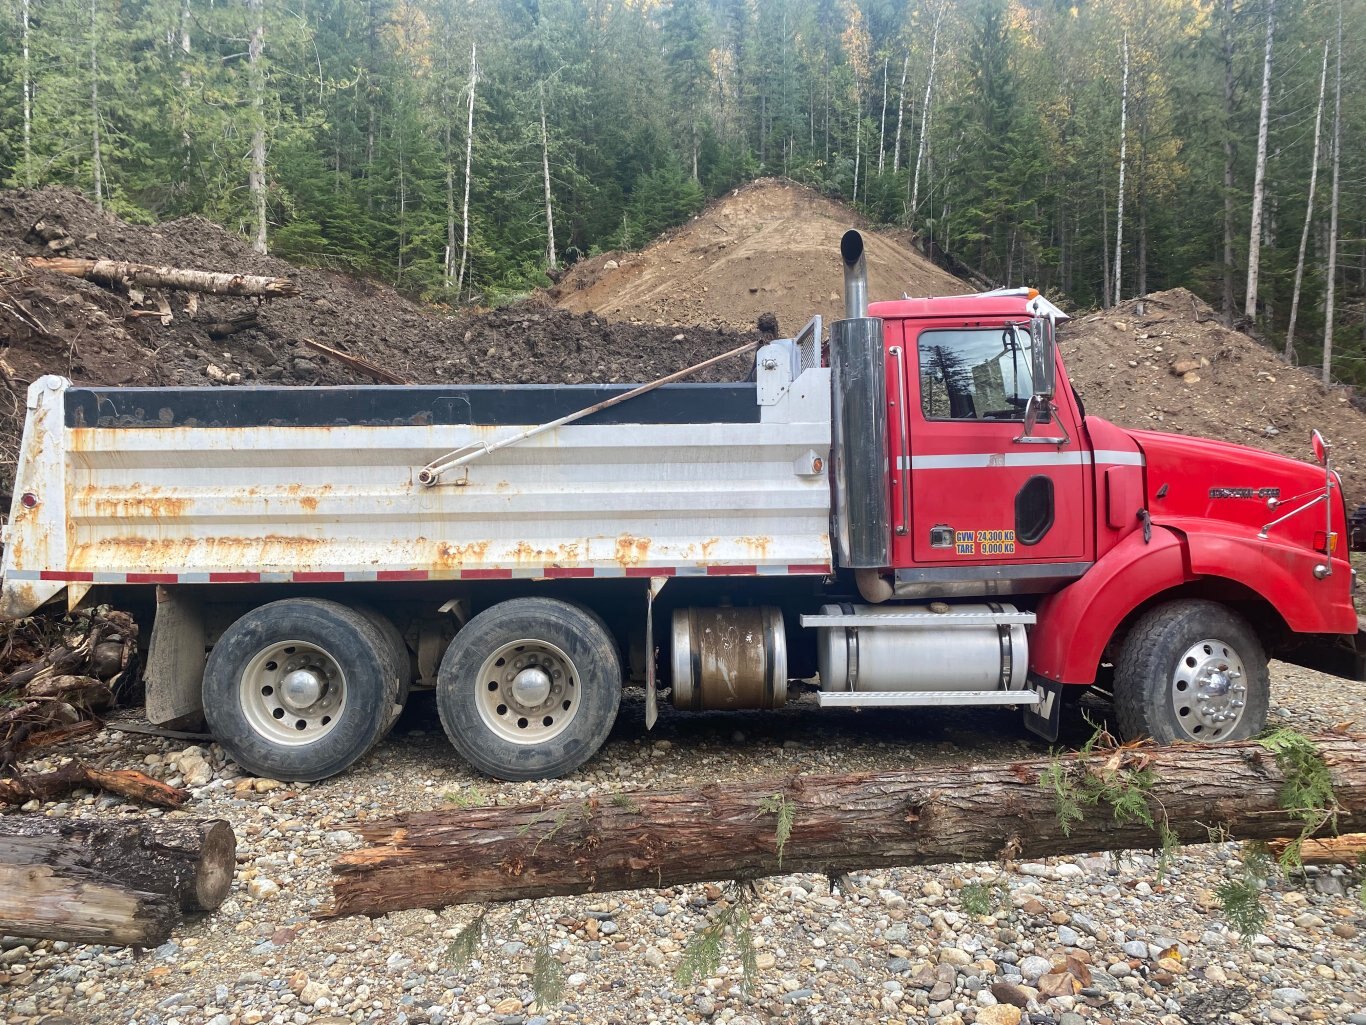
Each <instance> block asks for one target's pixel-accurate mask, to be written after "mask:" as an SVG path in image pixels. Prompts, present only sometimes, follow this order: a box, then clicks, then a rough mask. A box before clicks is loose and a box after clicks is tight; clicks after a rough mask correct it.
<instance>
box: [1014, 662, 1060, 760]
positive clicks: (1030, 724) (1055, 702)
mask: <svg viewBox="0 0 1366 1025" xmlns="http://www.w3.org/2000/svg"><path fill="white" fill-rule="evenodd" d="M1025 687H1026V689H1028V690H1032V691H1034V692H1035V693H1036V694H1038V695H1039V703H1038V704H1037V705H1029V706H1027V707H1026V708H1025V710H1024V712H1023V715H1024V727H1025V729H1027V730H1028V731H1029V732H1030V733H1033V734H1034V735H1035V736H1038V737H1042V738H1043V739H1044V740H1046V741H1048V742H1049V743H1050V744H1051V743H1053V741H1055V740H1057V739H1058V726H1059V724H1060V723H1061V722H1062V688H1063V685H1062V684H1061V683H1055V682H1054V681H1053V680H1045V679H1044V678H1043V677H1042V676H1035V675H1034V674H1033V673H1030V674H1029V682H1028V683H1026V684H1025Z"/></svg>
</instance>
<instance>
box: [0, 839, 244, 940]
mask: <svg viewBox="0 0 1366 1025" xmlns="http://www.w3.org/2000/svg"><path fill="white" fill-rule="evenodd" d="M236 859H237V838H236V836H235V835H234V834H233V831H232V827H231V826H230V825H229V824H228V823H227V822H225V821H223V820H222V819H210V820H207V821H192V820H185V821H168V820H164V819H148V820H132V821H129V820H124V819H98V820H96V819H49V818H39V817H36V816H26V815H6V816H3V817H0V933H4V934H6V935H10V936H33V937H37V938H41V939H60V940H67V941H69V942H75V943H107V944H124V945H128V946H138V947H152V946H157V945H159V944H162V943H165V942H166V940H167V939H169V938H170V935H171V929H172V928H173V927H174V926H175V924H176V922H178V921H179V920H180V916H181V915H182V913H184V912H194V911H212V910H214V909H215V908H217V907H218V906H219V905H220V904H222V903H223V900H224V898H225V897H226V896H227V895H228V891H229V889H230V888H231V886H232V876H233V870H234V868H235V867H236Z"/></svg>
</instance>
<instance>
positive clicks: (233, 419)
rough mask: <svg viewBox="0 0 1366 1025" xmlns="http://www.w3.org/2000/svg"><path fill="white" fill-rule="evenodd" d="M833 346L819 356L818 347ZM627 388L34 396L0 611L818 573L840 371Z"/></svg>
mask: <svg viewBox="0 0 1366 1025" xmlns="http://www.w3.org/2000/svg"><path fill="white" fill-rule="evenodd" d="M818 335H819V330H818V329H817V332H816V336H817V337H818ZM816 362H817V360H816V359H815V353H814V343H813V342H812V341H811V339H810V336H808V338H807V341H806V343H805V344H798V343H794V342H780V343H774V344H772V345H768V346H765V347H764V348H763V349H761V350H760V352H759V354H758V357H757V360H756V371H755V378H756V379H755V380H753V381H750V382H746V383H735V384H691V383H688V384H674V385H667V386H664V387H661V388H659V389H657V390H654V391H652V392H649V393H647V394H644V395H641V396H639V397H636V398H633V399H630V400H629V401H626V402H623V403H621V404H620V405H617V406H614V407H612V408H610V409H606V410H603V411H601V412H598V413H595V414H593V415H592V416H590V417H587V418H585V419H582V420H580V421H577V422H574V423H572V424H569V425H566V426H563V427H558V428H555V429H553V430H549V431H546V432H544V433H541V434H539V435H537V436H535V437H531V438H528V439H526V440H524V441H521V442H519V443H517V444H514V445H510V446H508V447H504V448H499V449H497V450H496V451H493V452H489V453H486V454H481V455H478V456H477V457H476V458H473V459H471V460H470V461H468V462H467V463H465V464H464V465H460V466H456V467H453V468H450V469H447V470H445V471H444V472H442V473H441V475H440V478H439V480H438V482H437V483H436V484H435V485H433V486H427V485H424V484H423V483H422V482H421V481H420V479H419V477H420V473H421V471H422V470H423V468H424V467H427V466H429V465H432V464H434V463H436V462H439V461H440V460H441V458H442V457H443V456H446V455H447V454H448V453H451V452H452V451H456V450H462V449H463V450H465V451H467V452H468V451H471V450H476V449H481V448H482V446H483V444H494V443H497V442H498V441H500V440H503V439H506V438H509V437H512V436H514V435H517V434H519V433H521V432H523V431H525V430H526V429H527V428H528V427H531V426H535V425H540V424H545V423H547V422H548V421H552V420H555V419H557V418H560V417H562V416H565V415H567V414H570V413H573V412H575V411H577V410H581V409H585V408H587V407H590V406H593V405H594V404H596V403H599V402H601V401H602V400H604V399H608V398H611V397H612V396H615V395H619V394H621V393H623V392H625V391H627V390H628V389H629V386H602V385H582V386H540V385H521V386H508V387H498V386H479V387H473V386H459V385H428V386H420V387H341V388H252V387H246V388H243V387H234V388H168V389H158V388H83V387H75V386H73V385H72V384H71V383H70V382H69V381H67V380H65V379H64V378H61V377H55V376H49V377H43V378H42V379H40V380H38V381H37V382H35V383H34V384H33V386H32V387H31V388H30V389H29V393H28V416H27V420H26V423H25V427H24V436H23V444H22V450H21V452H20V458H19V466H18V474H17V478H16V480H15V484H14V502H13V507H12V512H11V515H10V519H9V522H8V523H7V524H6V526H5V529H4V580H3V600H2V602H0V611H2V612H3V614H5V615H8V616H21V615H27V614H28V613H30V612H32V611H33V610H34V609H36V608H37V607H38V606H39V605H41V604H43V603H44V602H46V601H48V600H49V599H51V598H53V597H55V596H56V595H58V594H59V593H60V592H61V591H62V590H63V589H64V588H66V589H68V593H69V600H70V601H71V602H72V603H73V604H74V603H75V602H76V601H78V600H80V598H81V597H82V596H83V595H84V594H85V593H86V592H87V591H88V590H89V588H90V587H91V586H94V585H137V584H141V585H148V584H165V585H170V584H184V583H194V584H218V583H221V584H236V583H265V584H268V583H280V584H309V585H316V584H320V583H344V582H349V581H365V582H386V581H391V582H395V583H400V582H406V581H428V580H431V581H439V580H479V579H489V580H496V579H516V578H557V577H586V578H592V577H623V576H627V577H629V576H641V577H654V576H666V577H667V576H679V577H682V576H708V575H765V574H778V575H784V574H787V575H792V574H823V573H826V572H828V570H829V569H830V564H831V546H830V505H831V500H830V483H829V480H828V477H827V468H826V461H827V459H828V455H829V451H830V440H831V428H830V377H829V375H830V371H829V370H828V369H827V368H822V367H817V366H814V365H813V364H814V363H816Z"/></svg>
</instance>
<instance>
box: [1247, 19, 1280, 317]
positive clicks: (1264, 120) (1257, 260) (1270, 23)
mask: <svg viewBox="0 0 1366 1025" xmlns="http://www.w3.org/2000/svg"><path fill="white" fill-rule="evenodd" d="M1275 32H1276V0H1266V54H1265V56H1264V57H1263V59H1262V105H1261V113H1260V114H1259V115H1258V117H1257V171H1256V174H1255V175H1254V177H1253V181H1252V228H1251V230H1250V231H1249V232H1248V242H1247V297H1246V298H1245V299H1244V300H1243V316H1244V317H1245V318H1246V319H1247V321H1248V323H1249V324H1251V323H1253V322H1255V321H1256V319H1257V277H1258V273H1259V271H1260V269H1261V262H1262V206H1263V204H1264V203H1265V201H1266V137H1267V129H1268V125H1269V123H1270V112H1271V43H1272V40H1273V38H1274V37H1275Z"/></svg>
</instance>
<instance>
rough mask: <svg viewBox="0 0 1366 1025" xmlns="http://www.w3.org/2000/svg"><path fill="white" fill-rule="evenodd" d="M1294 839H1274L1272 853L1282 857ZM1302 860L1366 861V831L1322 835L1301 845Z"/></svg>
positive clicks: (1328, 862)
mask: <svg viewBox="0 0 1366 1025" xmlns="http://www.w3.org/2000/svg"><path fill="white" fill-rule="evenodd" d="M1292 843H1294V841H1293V840H1290V839H1287V838H1285V837H1282V838H1281V839H1279V840H1272V841H1271V843H1270V845H1269V846H1270V847H1271V853H1272V854H1274V855H1275V856H1276V858H1277V859H1279V858H1281V857H1282V856H1283V855H1284V854H1285V852H1286V849H1287V848H1288V847H1289V846H1290V845H1291V844H1292ZM1300 861H1301V862H1303V863H1304V864H1306V865H1353V866H1355V865H1358V864H1362V863H1363V862H1364V861H1366V833H1344V834H1343V835H1342V836H1320V837H1316V838H1314V839H1312V840H1306V841H1304V843H1302V844H1301V845H1300Z"/></svg>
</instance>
